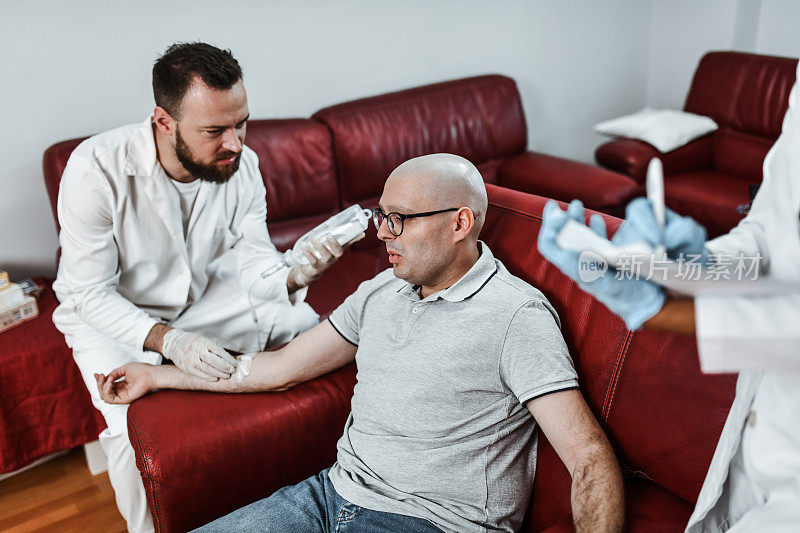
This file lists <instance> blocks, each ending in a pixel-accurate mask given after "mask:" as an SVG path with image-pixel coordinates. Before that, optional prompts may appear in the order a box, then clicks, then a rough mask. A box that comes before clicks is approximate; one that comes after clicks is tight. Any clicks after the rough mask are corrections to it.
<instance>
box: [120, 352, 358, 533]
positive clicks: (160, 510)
mask: <svg viewBox="0 0 800 533" xmlns="http://www.w3.org/2000/svg"><path fill="white" fill-rule="evenodd" d="M355 374H356V370H355V364H350V365H348V366H346V367H344V368H342V369H339V370H337V371H335V372H332V373H330V374H328V375H326V376H323V377H321V378H317V379H315V380H312V381H309V382H307V383H304V384H301V385H298V386H297V387H294V388H292V389H289V390H287V391H283V392H268V393H253V394H219V393H209V392H186V391H160V392H156V393H153V394H150V395H148V396H145V397H144V398H142V399H140V400H138V401H136V402H134V403H133V404H132V405H131V407H130V409H129V410H128V431H129V435H130V439H131V444H132V445H133V449H134V452H135V454H136V465H137V466H138V468H139V471H140V472H141V475H142V481H143V482H144V486H145V491H146V492H147V500H148V503H149V504H150V510H151V511H152V513H153V521H154V524H155V527H156V531H159V532H172V531H188V530H190V529H193V528H196V527H198V526H200V525H203V524H205V523H208V522H210V521H212V520H214V519H215V518H218V517H220V516H223V515H225V514H227V513H229V512H231V511H234V510H235V509H238V508H239V507H242V506H244V505H247V504H248V503H251V502H254V501H257V500H259V499H261V498H264V497H266V496H269V495H270V494H271V493H272V492H274V491H275V490H277V489H279V488H281V487H283V486H286V485H290V484H294V483H298V482H300V481H302V480H303V479H305V478H307V477H309V476H311V475H313V474H316V473H318V472H319V471H321V470H323V469H324V468H327V467H329V466H331V465H332V464H333V463H334V461H335V459H336V442H337V440H338V439H339V437H341V435H342V428H343V427H344V423H345V420H346V419H347V415H348V413H349V412H350V397H351V396H352V393H353V386H354V385H355Z"/></svg>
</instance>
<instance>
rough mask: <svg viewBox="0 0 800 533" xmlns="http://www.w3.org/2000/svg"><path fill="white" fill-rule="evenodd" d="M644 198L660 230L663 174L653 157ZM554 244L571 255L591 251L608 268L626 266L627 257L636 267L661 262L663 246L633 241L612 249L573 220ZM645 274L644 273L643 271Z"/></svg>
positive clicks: (664, 255)
mask: <svg viewBox="0 0 800 533" xmlns="http://www.w3.org/2000/svg"><path fill="white" fill-rule="evenodd" d="M645 183H646V187H647V199H648V200H650V204H651V205H652V206H653V216H654V217H655V219H656V223H657V224H658V225H659V226H660V227H661V228H663V227H664V224H665V220H666V215H665V208H664V173H663V170H662V167H661V161H660V160H659V159H657V158H653V159H651V160H650V164H649V165H648V166H647V180H646V182H645ZM556 244H558V245H559V246H560V247H561V248H562V249H564V250H571V251H573V252H594V253H595V254H597V255H599V256H600V257H601V258H603V260H604V261H605V262H606V263H607V264H608V265H609V266H611V267H614V268H617V269H619V268H620V267H621V266H623V265H630V258H631V257H633V256H635V257H637V259H639V260H640V262H639V264H640V265H642V266H647V264H648V263H650V262H655V261H658V260H662V259H664V258H665V257H666V252H665V250H664V249H663V246H658V247H656V249H653V247H651V246H650V245H649V244H647V243H646V242H644V241H642V242H634V243H630V244H626V245H624V246H616V245H614V244H613V243H612V242H611V241H609V240H608V239H606V238H603V237H601V236H599V235H598V234H596V233H595V232H594V231H592V230H591V229H590V228H589V227H588V226H586V224H581V223H580V222H578V221H576V220H572V219H570V220H567V222H566V224H564V227H563V228H561V231H559V232H558V235H557V236H556ZM645 271H646V270H645Z"/></svg>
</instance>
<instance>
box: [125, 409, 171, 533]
mask: <svg viewBox="0 0 800 533" xmlns="http://www.w3.org/2000/svg"><path fill="white" fill-rule="evenodd" d="M131 422H132V423H131V426H133V430H134V431H133V433H134V436H135V438H136V444H137V445H138V446H139V449H142V450H143V449H144V447H143V446H142V439H141V438H140V437H139V426H138V425H137V424H136V421H135V420H133V421H131ZM143 458H144V465H145V470H146V473H147V476H148V477H149V478H150V492H151V494H152V496H153V504H154V505H155V507H156V512H155V513H153V515H154V518H155V520H154V522H155V523H154V526H157V527H155V529H156V530H157V531H161V530H162V529H163V520H162V517H161V506H160V505H159V500H158V498H157V496H156V483H155V481H154V478H153V474H152V468H151V466H152V465H151V464H150V458H149V457H148V455H147V454H143Z"/></svg>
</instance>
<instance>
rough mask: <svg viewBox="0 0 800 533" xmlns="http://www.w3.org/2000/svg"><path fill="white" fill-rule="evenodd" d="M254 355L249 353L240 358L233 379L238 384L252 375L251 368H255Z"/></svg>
mask: <svg viewBox="0 0 800 533" xmlns="http://www.w3.org/2000/svg"><path fill="white" fill-rule="evenodd" d="M254 355H255V354H254V353H247V354H244V355H241V356H239V361H238V362H239V364H238V366H237V367H236V373H234V374H233V377H234V378H236V382H237V383H241V382H242V381H244V378H245V377H247V376H249V375H250V368H251V367H252V366H253V356H254Z"/></svg>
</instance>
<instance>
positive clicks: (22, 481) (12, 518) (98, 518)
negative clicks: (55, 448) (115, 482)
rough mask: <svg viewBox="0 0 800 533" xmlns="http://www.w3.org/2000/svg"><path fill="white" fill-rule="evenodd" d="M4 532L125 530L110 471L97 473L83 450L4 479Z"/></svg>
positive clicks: (0, 506) (0, 516)
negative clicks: (87, 464)
mask: <svg viewBox="0 0 800 533" xmlns="http://www.w3.org/2000/svg"><path fill="white" fill-rule="evenodd" d="M0 531H2V532H3V533H21V532H28V531H58V532H64V533H68V532H75V533H89V532H91V533H94V532H101V533H105V532H109V533H111V532H114V533H116V532H124V531H125V521H124V520H123V519H122V516H120V514H119V511H117V505H116V503H115V502H114V491H113V490H112V489H111V484H110V483H109V481H108V474H106V473H103V474H100V475H98V476H92V474H90V473H89V469H88V468H87V467H86V460H85V459H84V455H83V449H82V448H75V449H74V450H72V451H70V452H68V453H67V454H66V455H62V456H60V457H57V458H56V459H53V460H52V461H49V462H47V463H45V464H42V465H39V466H37V467H36V468H33V469H31V470H28V471H27V472H23V473H21V474H18V475H16V476H14V477H12V478H10V479H5V480H3V481H0Z"/></svg>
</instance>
